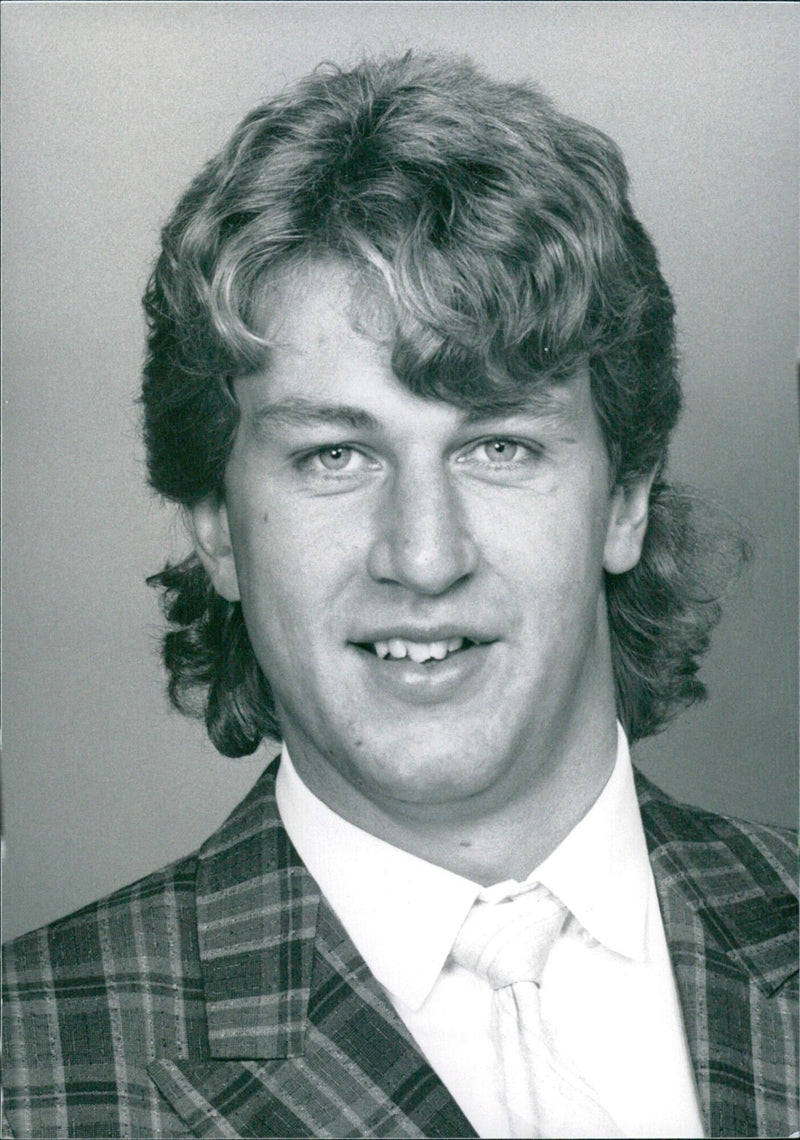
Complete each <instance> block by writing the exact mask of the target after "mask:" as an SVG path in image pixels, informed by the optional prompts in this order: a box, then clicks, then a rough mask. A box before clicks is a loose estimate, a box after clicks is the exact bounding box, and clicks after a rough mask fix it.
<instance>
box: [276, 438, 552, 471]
mask: <svg viewBox="0 0 800 1140" xmlns="http://www.w3.org/2000/svg"><path fill="white" fill-rule="evenodd" d="M493 444H494V445H501V446H505V447H512V448H516V449H517V450H518V451H521V452H523V455H522V457H518V456H517V454H516V453H515V455H514V458H513V459H511V460H509V461H507V462H504V463H496V462H492V460H491V459H488V458H485V459H479V458H475V457H474V453H475V452H476V451H477V450H478V449H479V448H481V447H486V448H488V447H490V446H492V445H493ZM332 452H345V453H349V454H350V455H357V456H361V457H362V459H363V460H364V461H365V464H366V469H367V470H370V469H371V470H377V469H379V467H380V464H379V462H378V461H377V460H376V459H373V458H372V457H371V456H370V455H369V453H368V452H366V451H365V450H364V449H363V448H361V447H358V446H356V445H355V444H350V443H331V444H326V445H325V446H324V447H315V448H314V449H313V451H307V452H303V453H302V454H301V455H298V456H297V457H296V458H295V460H294V462H295V466H296V467H297V468H298V469H299V470H301V471H307V472H310V473H312V474H315V475H318V476H320V477H322V478H325V479H336V478H353V477H354V476H355V475H356V474H357V473H358V472H360V471H363V470H364V469H365V468H364V467H362V466H359V467H358V468H357V469H356V470H352V471H351V470H349V463H348V466H346V467H342V468H335V467H325V465H324V464H323V463H322V457H323V456H325V455H330V454H331V453H332ZM540 457H541V448H539V447H537V446H536V445H535V444H534V443H532V442H530V441H526V442H523V441H522V440H519V439H514V438H513V437H511V436H489V437H487V438H486V439H481V440H476V441H475V442H473V443H470V444H468V445H467V447H466V448H465V449H464V450H463V451H462V452H461V453H460V454H459V455H458V456H457V457H456V463H458V464H464V465H466V464H471V465H475V466H479V467H480V468H482V469H483V470H493V471H496V472H501V471H504V470H505V471H508V470H515V469H517V468H519V467H525V466H529V465H530V464H531V463H533V462H535V461H536V460H537V459H539V458H540ZM348 458H349V456H348Z"/></svg>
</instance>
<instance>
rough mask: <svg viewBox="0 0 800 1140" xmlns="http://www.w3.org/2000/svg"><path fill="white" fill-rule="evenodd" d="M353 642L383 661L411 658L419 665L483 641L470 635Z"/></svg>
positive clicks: (452, 654)
mask: <svg viewBox="0 0 800 1140" xmlns="http://www.w3.org/2000/svg"><path fill="white" fill-rule="evenodd" d="M353 644H355V646H356V648H357V649H361V650H363V651H364V652H365V653H371V654H372V655H373V656H375V657H379V658H380V659H381V660H383V661H404V660H410V661H413V662H415V664H417V665H433V664H435V663H436V662H438V661H444V660H446V659H447V658H449V657H452V656H454V655H455V654H457V653H463V652H464V651H465V650H467V649H472V648H473V647H474V646H476V645H478V644H481V643H479V642H477V641H473V640H472V639H471V638H469V637H448V638H442V639H440V640H437V641H412V640H411V639H410V638H407V637H389V638H387V639H386V640H381V641H360V642H354V643H353Z"/></svg>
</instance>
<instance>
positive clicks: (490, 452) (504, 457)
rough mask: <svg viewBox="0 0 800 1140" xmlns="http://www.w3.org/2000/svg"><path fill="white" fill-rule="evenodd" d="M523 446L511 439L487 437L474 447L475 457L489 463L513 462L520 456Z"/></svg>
mask: <svg viewBox="0 0 800 1140" xmlns="http://www.w3.org/2000/svg"><path fill="white" fill-rule="evenodd" d="M524 450H525V449H524V448H523V447H522V445H521V444H519V443H516V442H515V441H514V440H513V439H488V440H486V441H485V443H479V444H478V446H477V447H476V448H475V449H474V454H475V456H476V458H478V459H481V460H483V461H486V460H488V461H489V463H498V464H502V463H514V462H515V461H516V460H519V459H520V458H522V454H523V452H524Z"/></svg>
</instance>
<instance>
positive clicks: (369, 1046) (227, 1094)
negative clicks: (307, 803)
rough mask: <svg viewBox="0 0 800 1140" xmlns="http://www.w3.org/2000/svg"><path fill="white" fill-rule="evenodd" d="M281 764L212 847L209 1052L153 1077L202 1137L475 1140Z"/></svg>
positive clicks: (206, 879)
mask: <svg viewBox="0 0 800 1140" xmlns="http://www.w3.org/2000/svg"><path fill="white" fill-rule="evenodd" d="M277 766H278V762H277V760H276V761H275V762H274V763H273V764H272V765H270V767H269V768H268V769H267V770H266V771H265V772H264V774H263V775H262V776H261V778H260V779H259V781H258V782H257V783H256V785H255V786H254V788H253V790H252V791H251V793H250V795H249V796H248V797H247V798H246V799H245V800H244V801H243V802H242V803H241V804H240V805H239V807H238V808H236V809H235V811H234V812H233V813H232V815H231V816H230V817H229V818H228V819H227V820H226V822H225V823H224V824H223V826H222V827H221V828H220V830H219V831H218V832H217V833H216V834H215V835H214V836H212V837H211V839H210V840H209V841H208V842H207V843H206V844H204V846H203V847H202V848H201V850H200V852H199V857H198V870H197V929H198V940H199V954H200V961H201V965H202V970H203V977H204V985H205V997H206V1014H207V1021H208V1047H209V1053H208V1056H207V1057H190V1058H176V1059H170V1060H159V1061H155V1062H153V1063H152V1064H151V1065H150V1066H149V1067H148V1071H149V1073H150V1075H151V1076H152V1078H153V1080H154V1081H155V1083H156V1084H157V1085H158V1087H159V1089H160V1090H161V1092H162V1093H163V1094H164V1096H165V1097H166V1098H167V1099H168V1100H169V1102H170V1103H171V1104H172V1105H173V1107H174V1108H175V1110H176V1111H177V1112H178V1113H179V1114H180V1116H181V1117H182V1118H183V1120H184V1121H185V1122H186V1124H187V1125H188V1127H189V1128H190V1129H191V1131H192V1133H193V1134H195V1135H197V1136H233V1137H235V1136H312V1135H313V1136H331V1137H335V1136H349V1135H369V1136H376V1137H379V1136H394V1137H419V1136H465V1137H474V1136H475V1132H474V1130H473V1128H472V1127H471V1125H470V1124H469V1122H468V1121H467V1119H466V1117H465V1116H464V1115H463V1113H462V1112H461V1110H460V1109H459V1108H458V1106H457V1105H456V1103H455V1102H454V1101H453V1099H452V1097H451V1096H450V1094H449V1093H448V1092H447V1090H446V1089H445V1087H444V1085H443V1084H442V1083H441V1081H440V1080H439V1078H438V1077H437V1076H436V1074H435V1073H434V1072H433V1070H432V1069H431V1068H430V1066H429V1065H428V1064H427V1062H426V1061H425V1060H424V1058H423V1057H422V1055H421V1054H420V1053H419V1051H418V1049H417V1047H416V1044H415V1042H414V1040H413V1038H412V1037H411V1035H410V1033H409V1032H408V1030H407V1029H406V1027H405V1025H404V1024H403V1022H402V1021H401V1019H400V1018H399V1017H398V1015H397V1013H396V1012H395V1010H394V1008H393V1006H392V1005H391V1003H390V1002H389V1000H388V999H387V997H386V996H385V994H384V993H383V990H382V989H381V987H380V986H379V985H378V983H377V982H376V981H375V979H374V978H373V977H372V975H371V974H370V972H369V970H368V968H367V966H366V964H365V963H364V962H363V960H362V959H361V957H360V955H359V954H358V952H357V950H356V948H355V946H354V945H353V943H352V942H351V940H350V939H349V937H348V936H347V933H346V932H345V930H344V929H343V927H342V926H341V924H340V923H339V921H338V919H337V918H336V916H335V914H334V913H333V911H332V910H331V908H330V907H329V906H328V904H327V902H326V901H325V899H324V898H321V897H320V892H319V889H318V887H317V885H316V883H315V882H314V880H313V879H312V878H311V876H310V875H309V873H308V872H307V871H306V869H305V867H304V866H303V864H302V863H301V862H300V859H299V856H298V855H297V853H296V852H295V850H294V848H293V847H292V845H291V843H290V841H289V839H288V836H287V835H286V832H285V831H284V829H283V826H282V824H281V821H280V816H279V814H278V810H277V805H276V803H275V795H274V783H275V776H276V773H277Z"/></svg>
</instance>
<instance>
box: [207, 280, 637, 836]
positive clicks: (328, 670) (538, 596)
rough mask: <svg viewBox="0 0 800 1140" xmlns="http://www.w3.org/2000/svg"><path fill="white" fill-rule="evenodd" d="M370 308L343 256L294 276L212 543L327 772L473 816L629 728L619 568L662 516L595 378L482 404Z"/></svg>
mask: <svg viewBox="0 0 800 1140" xmlns="http://www.w3.org/2000/svg"><path fill="white" fill-rule="evenodd" d="M351 304H352V294H351V290H350V288H349V285H348V278H347V273H346V270H345V269H344V268H343V267H341V266H338V265H336V264H331V263H317V264H315V265H314V266H313V267H311V268H308V269H306V270H304V271H303V272H302V273H301V274H300V275H299V276H296V277H295V278H294V279H293V281H292V282H291V283H290V284H288V285H287V286H286V288H285V289H284V292H283V298H282V304H281V305H280V319H279V320H278V321H277V322H275V321H273V324H272V325H271V327H270V333H271V336H272V339H273V341H277V342H279V343H278V344H277V347H275V348H274V349H273V350H272V351H271V354H270V361H269V366H268V368H267V369H266V370H265V371H264V372H261V373H258V374H254V375H250V376H247V377H244V378H241V379H239V380H237V381H236V385H235V394H236V398H237V401H238V404H239V407H240V412H241V418H240V424H239V428H238V433H237V437H236V441H235V444H234V448H233V452H232V455H231V458H230V461H229V464H228V468H227V472H226V480H225V502H224V504H218V503H216V502H212V501H211V500H208V501H206V502H205V503H203V504H201V505H200V506H199V507H198V508H197V509H196V510H195V512H194V525H195V532H196V536H197V542H198V549H199V552H200V554H201V557H202V558H203V561H204V563H205V564H206V566H207V568H208V569H209V572H210V573H211V576H212V580H213V581H214V584H215V586H216V588H217V590H218V591H219V592H220V593H221V594H223V596H225V597H227V598H229V599H231V600H233V599H237V598H240V599H241V602H242V607H243V612H244V616H245V621H246V624H247V629H248V632H249V635H250V639H251V641H252V644H253V648H254V650H255V653H256V656H257V658H258V661H259V663H260V665H261V667H262V669H263V670H264V673H265V674H266V676H267V678H268V679H269V681H270V684H271V687H272V691H273V694H274V697H275V702H276V707H277V710H278V715H279V720H280V723H281V726H282V729H283V732H284V736H285V739H286V741H287V744H288V745H289V749H290V752H291V754H292V756H293V758H294V760H295V763H296V765H297V767H298V770H299V771H300V772H301V775H303V777H304V778H305V779H306V782H307V783H308V784H309V785H310V786H311V787H312V789H313V790H316V791H317V792H318V794H321V795H322V797H323V798H324V799H326V800H328V801H329V802H331V800H334V801H337V800H338V801H339V802H340V803H341V801H342V797H344V799H345V800H346V799H347V796H348V795H352V796H353V797H354V798H356V799H357V798H358V797H364V796H366V797H367V799H369V800H371V801H372V802H373V803H375V804H378V805H380V806H381V808H382V809H383V810H385V811H388V812H389V813H391V812H392V811H396V812H397V811H400V810H401V807H400V805H405V806H406V807H408V806H410V805H415V804H416V805H439V808H440V810H452V811H453V812H458V811H467V810H474V809H475V805H476V803H480V802H484V801H485V802H486V803H499V802H501V801H502V800H503V799H508V798H513V797H514V796H519V795H520V794H522V790H523V789H524V788H529V787H530V786H531V784H532V783H535V781H536V780H537V779H542V778H544V774H545V773H546V772H547V771H548V770H551V769H552V767H553V766H554V765H559V764H564V763H566V762H567V759H566V758H567V757H570V758H572V759H571V760H570V762H574V757H575V756H579V755H581V754H582V750H583V751H585V750H586V749H587V748H589V747H590V743H591V742H592V741H593V740H596V739H597V736H598V733H599V734H600V735H603V734H604V733H606V734H607V733H608V726H609V725H610V726H611V728H612V729H613V724H614V694H613V683H612V676H611V663H610V652H609V642H608V629H607V622H606V613H605V601H604V597H603V571H604V569H606V570H610V571H612V572H619V571H621V570H625V569H628V568H629V567H630V566H632V565H633V564H634V563H635V562H636V560H637V559H638V555H639V552H640V547H641V539H642V536H643V532H644V522H643V521H642V519H641V518H640V516H641V514H642V511H641V509H638V510H637V509H634V508H637V502H638V501H634V499H633V498H632V496H631V495H630V494H629V493H625V492H623V491H622V490H621V489H620V488H613V487H612V479H611V472H610V468H609V461H608V458H607V454H606V450H605V446H604V444H603V439H602V435H601V432H600V428H599V425H598V422H597V418H596V415H595V412H594V409H593V405H592V400H591V395H590V390H589V382H588V377H587V376H586V375H585V374H583V373H579V374H577V375H576V376H574V377H573V378H572V379H571V380H569V381H567V382H564V383H563V384H559V385H558V386H557V387H554V388H553V389H552V390H551V391H550V392H549V394H548V395H547V396H546V398H544V399H543V398H542V397H541V396H540V397H539V398H538V399H537V400H536V401H535V402H533V401H532V402H531V404H530V406H529V407H525V406H523V407H522V408H521V410H519V411H515V412H513V413H510V414H505V413H504V414H503V415H502V416H500V417H498V418H492V417H488V418H487V417H483V418H481V419H477V418H473V417H472V416H470V414H468V413H466V412H464V411H463V410H461V409H459V408H456V407H454V406H452V405H450V404H447V403H444V402H439V401H434V400H425V399H421V398H419V397H417V396H415V395H413V394H412V393H411V392H410V391H408V390H407V389H406V388H404V387H403V386H402V385H401V384H400V383H399V381H398V380H397V379H396V377H395V376H394V374H393V372H392V369H391V364H390V349H389V347H388V346H387V345H386V344H385V343H383V342H381V340H379V339H378V338H372V337H369V336H366V335H363V334H362V333H361V332H359V331H356V330H355V329H354V327H353V324H352V322H351ZM640 507H641V504H639V508H640ZM645 513H646V508H645ZM402 810H405V808H403V809H402ZM345 814H347V813H345Z"/></svg>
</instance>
